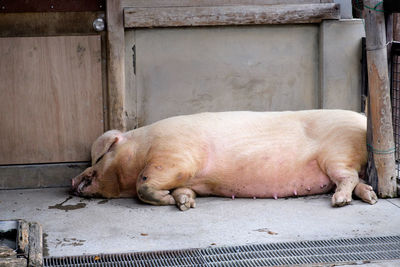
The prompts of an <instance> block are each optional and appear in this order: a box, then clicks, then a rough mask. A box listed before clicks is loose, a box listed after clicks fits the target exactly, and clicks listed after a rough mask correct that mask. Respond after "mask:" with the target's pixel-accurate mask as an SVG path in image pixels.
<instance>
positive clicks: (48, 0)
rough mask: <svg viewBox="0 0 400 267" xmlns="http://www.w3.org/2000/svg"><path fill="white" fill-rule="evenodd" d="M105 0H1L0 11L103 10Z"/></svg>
mask: <svg viewBox="0 0 400 267" xmlns="http://www.w3.org/2000/svg"><path fill="white" fill-rule="evenodd" d="M104 2H105V0H69V1H52V0H35V1H29V0H28V1H27V0H2V1H1V2H0V13H7V12H8V13H10V12H82V11H100V10H104Z"/></svg>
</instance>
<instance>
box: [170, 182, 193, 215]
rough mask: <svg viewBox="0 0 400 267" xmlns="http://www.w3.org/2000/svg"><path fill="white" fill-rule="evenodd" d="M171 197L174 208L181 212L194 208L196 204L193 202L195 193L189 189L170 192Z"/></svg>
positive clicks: (182, 188)
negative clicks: (174, 204)
mask: <svg viewBox="0 0 400 267" xmlns="http://www.w3.org/2000/svg"><path fill="white" fill-rule="evenodd" d="M172 196H173V197H174V199H175V202H176V206H177V207H178V208H179V209H180V210H182V211H185V210H188V209H190V208H195V207H196V202H195V200H194V199H195V198H196V193H195V192H194V191H193V190H192V189H190V188H185V187H181V188H177V189H175V190H174V192H172Z"/></svg>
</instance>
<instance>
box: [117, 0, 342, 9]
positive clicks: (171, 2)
mask: <svg viewBox="0 0 400 267" xmlns="http://www.w3.org/2000/svg"><path fill="white" fill-rule="evenodd" d="M333 2H334V1H333V0H122V1H121V3H122V6H123V7H174V6H175V7H178V6H186V7H189V6H197V7H202V6H233V5H238V6H242V5H286V4H319V3H333Z"/></svg>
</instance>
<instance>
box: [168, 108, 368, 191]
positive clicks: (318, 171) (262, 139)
mask: <svg viewBox="0 0 400 267" xmlns="http://www.w3.org/2000/svg"><path fill="white" fill-rule="evenodd" d="M167 122H168V121H167ZM168 125H169V129H168V131H164V134H167V135H168V132H169V131H170V130H172V131H175V134H177V133H180V134H179V135H180V136H181V138H180V139H183V140H180V141H179V142H181V141H182V142H185V141H184V139H193V140H196V141H195V142H196V143H198V144H200V145H201V147H202V150H201V153H205V154H206V155H205V156H204V155H202V156H203V158H204V160H203V161H202V164H201V166H199V168H198V171H197V173H196V175H195V177H194V178H193V179H192V180H190V181H189V184H188V186H190V187H192V188H193V189H194V190H195V191H196V192H197V193H198V194H200V195H208V194H216V195H225V196H237V197H274V196H277V197H286V196H292V195H295V194H297V195H308V194H318V193H325V192H328V191H330V190H331V189H332V186H333V185H332V183H331V181H330V179H329V178H328V177H327V175H326V174H325V170H324V166H320V165H321V164H320V163H321V162H322V161H323V160H325V159H326V158H328V157H331V156H332V157H336V156H337V155H331V154H335V153H336V154H337V153H339V154H340V153H341V154H340V156H341V157H343V158H344V159H345V158H347V157H353V155H351V154H352V153H353V154H354V153H356V151H357V150H359V154H361V156H360V159H357V160H358V161H362V160H363V155H362V154H366V152H365V128H366V121H365V117H364V116H362V115H360V114H357V113H355V112H350V111H342V110H311V111H299V112H221V113H201V114H195V115H190V116H181V117H175V118H172V119H170V121H169V122H168ZM162 128H165V127H162ZM178 140H179V139H178ZM193 140H190V142H191V146H193ZM188 142H189V141H188ZM204 147H205V149H204ZM363 147H364V150H363ZM349 150H351V151H349ZM343 151H345V152H343ZM343 153H344V154H343ZM321 157H322V160H321ZM339 160H340V159H339ZM361 164H362V163H361Z"/></svg>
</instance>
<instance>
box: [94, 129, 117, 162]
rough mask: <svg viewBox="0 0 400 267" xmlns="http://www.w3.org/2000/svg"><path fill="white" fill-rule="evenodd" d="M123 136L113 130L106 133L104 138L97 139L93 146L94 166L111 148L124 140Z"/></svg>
mask: <svg viewBox="0 0 400 267" xmlns="http://www.w3.org/2000/svg"><path fill="white" fill-rule="evenodd" d="M123 138H124V137H123V135H122V133H121V132H120V131H118V130H111V131H108V132H105V133H104V134H103V135H102V136H100V137H99V138H97V140H96V141H95V142H94V143H93V145H92V153H91V155H92V165H94V164H96V163H97V161H98V160H99V159H100V158H101V157H102V156H104V154H106V153H107V152H108V151H109V150H110V149H111V147H112V146H113V145H114V144H116V143H118V142H120V141H121V140H122V139H123Z"/></svg>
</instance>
